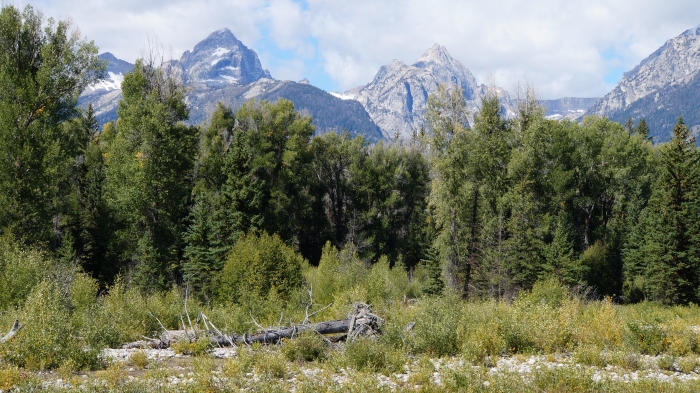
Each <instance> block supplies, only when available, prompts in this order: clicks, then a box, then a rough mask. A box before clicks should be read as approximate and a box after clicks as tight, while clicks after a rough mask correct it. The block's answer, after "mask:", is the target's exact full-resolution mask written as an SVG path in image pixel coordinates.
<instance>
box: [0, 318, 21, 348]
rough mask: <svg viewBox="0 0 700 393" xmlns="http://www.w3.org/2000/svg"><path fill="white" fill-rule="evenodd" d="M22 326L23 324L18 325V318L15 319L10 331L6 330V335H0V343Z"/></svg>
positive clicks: (12, 335)
mask: <svg viewBox="0 0 700 393" xmlns="http://www.w3.org/2000/svg"><path fill="white" fill-rule="evenodd" d="M23 327H24V325H20V324H19V320H17V319H15V322H14V323H13V324H12V327H11V328H10V331H9V332H7V334H6V335H4V336H2V337H0V344H2V343H5V342H7V341H9V340H10V339H11V338H12V337H14V336H15V334H17V332H19V331H20V330H22V328H23Z"/></svg>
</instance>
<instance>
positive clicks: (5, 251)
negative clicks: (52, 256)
mask: <svg viewBox="0 0 700 393" xmlns="http://www.w3.org/2000/svg"><path fill="white" fill-rule="evenodd" d="M51 270H52V269H51V262H50V260H49V258H48V257H47V256H46V255H44V254H43V253H41V252H39V251H34V250H22V249H20V248H19V246H17V244H15V243H14V242H13V241H12V240H11V238H10V236H8V235H5V236H0V288H2V290H0V310H8V309H10V308H15V307H18V306H20V305H21V304H22V303H24V301H25V299H26V298H27V296H29V294H30V293H31V291H32V289H34V287H35V286H36V285H37V284H39V283H40V282H41V281H42V280H44V279H46V278H47V277H48V273H49V272H51Z"/></svg>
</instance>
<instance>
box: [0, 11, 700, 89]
mask: <svg viewBox="0 0 700 393" xmlns="http://www.w3.org/2000/svg"><path fill="white" fill-rule="evenodd" d="M4 3H5V4H16V5H25V4H27V1H22V2H20V1H19V0H14V1H12V0H4ZM32 4H33V5H34V6H35V7H37V8H40V9H42V10H43V11H44V13H45V14H46V15H47V16H52V17H55V18H59V19H65V18H66V17H70V18H71V19H72V20H73V22H74V23H75V25H76V26H78V27H79V28H80V30H81V32H82V34H83V35H85V36H87V37H88V38H89V39H92V40H94V41H95V42H96V44H97V45H98V46H99V47H100V49H101V50H102V51H109V52H112V53H114V54H115V55H116V56H117V57H119V58H122V59H124V60H127V61H134V59H136V58H137V57H139V56H140V55H141V54H142V53H143V51H144V50H145V48H146V47H147V42H148V39H149V37H150V38H155V39H156V40H157V41H158V42H160V43H161V44H162V46H163V48H164V50H165V52H166V55H170V56H172V57H174V58H177V57H179V56H180V55H181V54H182V52H184V51H185V50H187V49H191V48H192V47H194V45H195V44H196V43H197V42H199V41H201V40H202V39H204V38H205V37H207V36H208V35H209V34H210V33H211V32H213V31H215V30H217V29H219V28H222V27H228V28H229V29H231V31H232V32H233V33H234V34H235V35H236V36H237V37H238V38H239V39H240V40H241V41H243V42H244V43H245V44H246V45H247V46H248V47H250V48H252V49H254V50H255V51H256V52H257V53H258V54H259V56H260V59H261V62H262V64H263V67H265V68H267V69H269V70H270V72H271V73H272V76H273V77H275V78H277V79H290V80H300V79H303V78H308V79H309V80H310V81H311V83H312V84H314V85H316V86H318V87H320V88H322V89H325V90H328V91H344V90H346V89H349V88H352V87H355V86H358V85H362V84H365V83H367V82H369V81H370V80H371V79H372V78H373V77H374V75H375V74H376V72H377V71H378V69H379V67H380V66H382V65H385V64H389V63H390V62H391V61H392V60H393V59H398V60H401V61H403V62H404V63H407V64H412V63H413V62H415V61H416V60H417V59H418V58H419V57H420V56H421V54H422V53H423V52H424V51H425V50H426V49H427V48H429V47H430V46H432V45H433V44H434V43H439V44H441V45H444V46H445V47H447V49H448V51H449V52H450V54H451V55H452V56H453V57H455V58H456V59H457V60H459V61H460V62H462V63H463V64H464V65H465V66H466V67H467V68H468V69H470V70H471V71H472V73H474V75H475V77H476V79H477V81H478V82H479V83H486V82H487V81H494V82H495V83H496V84H498V85H499V86H502V87H504V88H505V89H507V90H510V91H512V90H513V89H514V87H515V85H516V84H517V83H518V82H520V83H529V84H531V85H534V87H535V89H536V91H537V92H538V95H539V96H540V97H541V98H545V99H547V98H559V97H565V96H574V97H595V96H602V95H604V94H605V93H607V92H608V91H610V90H611V89H612V87H614V85H615V84H616V83H617V81H619V79H620V77H621V76H622V73H623V72H625V71H627V70H629V69H631V68H632V67H634V66H635V65H636V64H638V63H639V62H640V61H641V60H642V59H643V58H645V57H646V56H648V55H649V54H651V53H652V52H653V51H654V50H656V49H657V48H658V47H659V46H661V45H663V43H664V42H665V41H666V40H668V39H670V38H673V37H675V36H677V35H679V34H681V33H682V32H683V31H684V30H686V29H689V28H692V27H695V26H698V24H700V6H698V3H697V0H666V1H659V0H656V1H650V0H585V1H583V0H566V1H562V0H537V1H533V0H529V1H521V0H491V1H489V2H485V1H482V0H431V1H419V0H353V1H351V2H350V1H340V0H336V1H321V0H226V1H224V0H150V1H147V2H144V1H143V0H121V1H119V2H115V1H108V0H93V1H90V2H85V1H76V0H39V1H36V2H32Z"/></svg>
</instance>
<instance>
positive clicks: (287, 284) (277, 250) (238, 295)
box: [217, 233, 303, 303]
mask: <svg viewBox="0 0 700 393" xmlns="http://www.w3.org/2000/svg"><path fill="white" fill-rule="evenodd" d="M302 266H303V259H302V258H301V256H299V255H297V254H296V253H295V252H294V250H293V249H292V248H291V247H288V246H287V245H285V244H284V242H283V241H282V239H280V237H279V236H278V235H273V236H270V235H268V234H266V233H263V234H262V235H260V236H259V237H258V236H257V235H255V234H248V235H246V236H243V237H241V238H239V239H238V241H237V242H236V244H235V245H234V246H233V248H232V249H231V252H230V253H229V255H228V259H227V260H226V263H225V265H224V268H223V270H222V271H221V273H220V274H219V276H218V280H217V282H218V283H219V299H220V300H222V301H224V302H227V301H234V302H239V303H241V302H245V298H246V296H247V294H255V295H258V296H260V297H263V298H264V297H266V296H267V295H268V293H269V292H270V290H271V289H272V288H275V290H276V291H277V293H278V294H279V296H280V297H281V298H282V299H288V298H289V295H290V294H291V292H292V291H293V290H294V289H295V288H297V287H299V286H300V285H301V283H302V278H303V277H302Z"/></svg>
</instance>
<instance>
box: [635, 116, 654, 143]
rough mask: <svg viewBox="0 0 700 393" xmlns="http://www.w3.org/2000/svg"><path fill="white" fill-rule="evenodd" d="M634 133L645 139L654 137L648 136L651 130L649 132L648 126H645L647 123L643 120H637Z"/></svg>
mask: <svg viewBox="0 0 700 393" xmlns="http://www.w3.org/2000/svg"><path fill="white" fill-rule="evenodd" d="M635 131H636V132H637V134H639V135H641V136H643V137H644V138H645V139H649V140H653V139H654V137H650V136H649V132H651V130H649V126H648V125H647V121H646V120H645V119H641V120H639V123H638V124H637V128H636V130H635Z"/></svg>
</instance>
